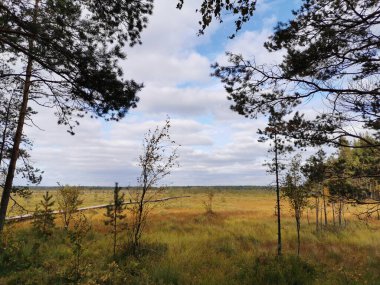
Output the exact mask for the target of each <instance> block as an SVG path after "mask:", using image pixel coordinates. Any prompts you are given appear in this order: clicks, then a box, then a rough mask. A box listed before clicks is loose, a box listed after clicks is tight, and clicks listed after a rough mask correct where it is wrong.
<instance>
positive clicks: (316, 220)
mask: <svg viewBox="0 0 380 285" xmlns="http://www.w3.org/2000/svg"><path fill="white" fill-rule="evenodd" d="M318 222H319V198H318V197H315V230H316V232H319V223H318Z"/></svg>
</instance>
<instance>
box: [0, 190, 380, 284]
mask: <svg viewBox="0 0 380 285" xmlns="http://www.w3.org/2000/svg"><path fill="white" fill-rule="evenodd" d="M203 190H204V189H194V188H192V189H172V190H170V191H169V192H167V193H165V195H167V196H170V195H178V193H181V194H190V195H191V197H190V198H184V199H180V200H173V201H170V202H167V203H164V204H162V205H160V206H159V207H156V208H155V210H154V212H152V215H151V217H150V219H149V221H148V227H147V229H146V235H145V239H144V243H143V251H142V253H141V255H140V256H139V257H138V258H136V257H133V256H132V255H131V254H130V253H129V252H128V248H127V247H126V246H125V245H126V244H127V243H126V242H127V240H126V238H127V234H126V232H125V233H123V232H122V233H121V234H120V236H121V240H120V242H119V244H121V245H122V246H120V247H119V249H118V255H117V262H116V263H113V258H112V250H111V248H112V242H111V237H110V235H109V234H108V229H107V228H106V227H105V226H104V223H103V220H104V217H103V214H104V211H105V210H96V211H94V210H92V211H89V212H87V217H88V219H89V220H90V221H91V224H92V231H91V232H90V233H89V234H88V235H87V238H86V240H85V243H84V245H83V246H84V248H85V251H84V259H83V262H84V267H83V268H84V269H83V270H84V271H85V272H84V273H83V275H84V278H83V279H82V280H81V282H80V283H81V284H185V285H187V284H226V285H227V284H228V285H234V284H321V285H322V284H331V285H332V284H380V271H379V268H380V222H379V221H376V220H371V221H369V223H368V224H366V223H363V222H361V221H358V220H356V219H355V217H354V216H351V217H349V216H348V221H349V222H348V224H347V226H346V227H345V228H333V227H326V228H324V229H323V231H322V232H319V233H317V232H315V225H314V224H313V221H312V220H311V224H310V225H308V224H307V221H306V219H305V218H304V219H303V220H302V225H301V237H302V244H301V256H300V258H297V257H296V256H295V254H296V242H297V241H296V231H295V222H294V219H293V217H292V216H291V211H290V209H289V208H288V206H287V205H286V204H285V202H284V204H283V206H284V210H283V245H284V256H283V257H282V258H280V259H278V258H277V257H276V256H275V254H276V230H277V228H276V218H275V216H274V205H275V195H274V193H273V192H271V191H267V190H259V191H257V190H254V189H240V190H238V191H237V190H236V189H232V190H230V191H229V190H228V189H222V190H221V189H216V190H214V191H215V193H216V194H215V196H214V199H213V212H214V214H212V215H210V214H206V213H205V209H204V206H203V201H204V200H205V199H207V191H208V190H209V189H207V191H203ZM95 191H98V190H94V191H87V192H86V193H85V194H84V196H83V199H84V202H85V203H86V205H95V204H102V203H106V202H109V201H111V199H112V191H109V192H108V191H104V192H99V191H98V192H95ZM38 195H40V194H39V193H37V194H36V195H35V196H34V197H32V199H31V201H29V202H25V201H23V203H27V204H28V205H30V206H32V205H31V204H33V203H35V202H36V201H38ZM126 213H127V215H128V212H126ZM57 221H58V222H59V219H57ZM8 230H9V231H10V236H11V237H10V238H9V239H8V243H7V246H5V247H3V251H2V253H1V254H0V284H69V283H70V282H72V281H70V274H71V272H70V266H71V262H72V258H73V257H72V253H71V251H70V244H69V242H70V241H69V239H68V238H67V233H66V232H65V231H64V230H63V229H62V225H61V224H59V223H58V225H57V229H55V231H54V234H53V236H52V237H51V238H50V239H49V240H47V241H46V242H44V241H41V240H39V238H38V237H37V236H36V235H35V234H34V233H33V231H32V230H31V228H30V225H29V223H22V224H17V225H13V226H9V228H8Z"/></svg>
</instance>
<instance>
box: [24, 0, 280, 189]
mask: <svg viewBox="0 0 380 285" xmlns="http://www.w3.org/2000/svg"><path fill="white" fill-rule="evenodd" d="M266 2H267V1H265V3H266ZM175 5H176V2H175V1H174V2H173V1H170V0H158V1H156V2H155V10H154V15H153V17H152V18H151V19H150V22H149V25H148V29H147V30H145V31H144V32H143V36H142V40H143V45H142V46H136V47H134V48H132V49H129V48H128V50H127V60H126V61H125V62H123V63H122V65H123V67H124V70H125V77H126V78H133V79H135V80H137V81H140V82H144V84H145V88H144V89H143V91H142V92H140V94H139V97H140V98H141V100H140V102H139V104H138V108H137V109H135V110H131V112H130V114H127V116H126V118H125V119H124V120H122V121H121V122H118V123H116V122H108V123H106V122H103V121H102V120H92V119H89V118H84V119H81V125H80V126H78V127H77V128H76V135H75V136H71V135H69V134H68V133H67V132H66V128H65V127H64V126H57V124H56V119H55V118H54V115H53V112H52V111H51V110H50V109H39V110H40V113H39V114H38V115H37V116H36V117H35V118H34V121H35V122H36V124H37V125H39V126H40V127H41V128H42V129H45V131H40V130H38V129H37V128H29V127H28V128H27V130H26V132H27V134H28V136H30V137H31V138H32V139H33V140H34V142H35V146H34V149H33V151H32V157H33V159H34V161H35V162H36V165H37V166H38V167H40V168H42V169H43V170H45V174H44V179H43V185H55V183H56V182H60V183H63V184H65V183H68V184H80V185H112V184H113V183H114V182H115V181H118V182H120V183H121V184H122V185H128V184H130V185H134V184H135V183H136V177H137V175H138V173H139V169H138V168H137V167H136V164H137V158H138V154H139V153H140V151H141V143H142V140H143V136H144V133H146V132H147V130H148V129H150V128H154V127H155V126H156V125H162V124H163V121H164V120H165V118H166V115H169V116H170V117H171V121H172V136H173V138H174V139H175V140H176V141H177V142H178V143H179V144H181V145H182V146H181V147H180V149H179V152H180V164H181V168H179V169H177V170H176V171H174V172H173V175H172V176H171V177H169V178H168V179H167V182H168V183H169V184H170V183H172V184H175V185H248V184H251V185H252V184H260V185H266V184H268V183H269V182H270V181H271V178H270V177H268V176H266V174H265V168H264V167H263V166H262V163H263V162H264V161H265V159H266V156H267V153H266V149H267V145H265V144H260V143H258V142H257V135H256V131H257V128H259V127H260V128H262V127H264V121H263V120H256V121H253V120H248V119H245V118H244V117H242V116H239V115H238V114H236V113H234V112H232V111H231V110H230V109H229V105H230V102H228V101H227V100H226V93H225V91H224V89H223V86H222V85H221V84H220V83H219V82H217V83H216V80H215V79H212V78H210V77H209V73H210V71H211V70H210V63H211V62H214V61H215V58H216V59H217V60H218V61H221V60H223V56H222V55H218V56H216V57H215V58H209V57H206V55H204V54H201V52H200V51H199V49H198V47H200V46H202V45H205V44H207V45H209V46H210V45H212V43H211V42H210V41H211V38H212V35H214V33H215V32H217V31H218V29H219V31H220V29H223V28H224V27H223V26H221V25H218V24H216V23H215V24H213V25H212V26H211V27H210V28H209V29H208V30H207V33H206V35H205V36H202V37H198V36H197V35H196V33H197V31H198V29H199V26H198V23H197V22H198V20H199V17H200V15H199V14H196V13H195V9H196V8H198V6H199V1H186V3H185V5H184V9H183V10H182V11H178V10H176V9H175ZM260 7H261V8H260V9H262V10H263V11H264V10H265V9H266V8H265V7H264V6H260ZM274 20H275V18H273V17H269V18H267V20H265V21H266V23H267V25H268V26H269V25H271V23H273V22H274ZM269 34H270V32H269V29H268V28H266V29H264V30H262V31H246V32H244V33H241V34H239V35H238V37H237V38H236V39H234V40H233V41H229V42H228V43H227V46H226V47H225V48H224V49H225V50H229V51H233V52H238V53H243V54H244V55H247V56H251V55H254V56H255V57H256V59H257V60H260V62H267V61H274V62H275V61H278V60H279V59H280V58H281V55H276V54H268V53H267V51H266V50H265V49H264V48H263V46H262V45H263V43H264V41H265V40H266V39H267V38H268V36H269ZM215 49H220V47H215Z"/></svg>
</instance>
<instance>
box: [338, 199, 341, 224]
mask: <svg viewBox="0 0 380 285" xmlns="http://www.w3.org/2000/svg"><path fill="white" fill-rule="evenodd" d="M338 219H339V227H341V226H342V200H341V199H339V209H338Z"/></svg>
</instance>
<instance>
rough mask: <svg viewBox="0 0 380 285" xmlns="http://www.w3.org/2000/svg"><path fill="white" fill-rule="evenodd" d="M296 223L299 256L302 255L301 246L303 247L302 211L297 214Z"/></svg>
mask: <svg viewBox="0 0 380 285" xmlns="http://www.w3.org/2000/svg"><path fill="white" fill-rule="evenodd" d="M296 224H297V256H300V248H301V237H300V229H301V217H300V213H297V214H296Z"/></svg>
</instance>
